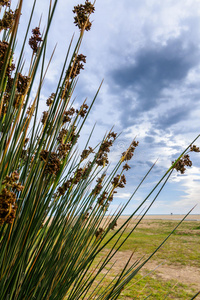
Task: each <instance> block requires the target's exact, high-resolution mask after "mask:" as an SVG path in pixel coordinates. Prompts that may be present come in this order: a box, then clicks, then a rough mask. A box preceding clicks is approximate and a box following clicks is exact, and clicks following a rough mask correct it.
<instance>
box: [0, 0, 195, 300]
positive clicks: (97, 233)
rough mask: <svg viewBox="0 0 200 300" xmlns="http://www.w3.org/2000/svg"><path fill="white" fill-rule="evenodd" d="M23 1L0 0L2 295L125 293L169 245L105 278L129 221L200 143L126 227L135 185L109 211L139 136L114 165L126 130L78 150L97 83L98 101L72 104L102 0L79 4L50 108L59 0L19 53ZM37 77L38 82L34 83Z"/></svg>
mask: <svg viewBox="0 0 200 300" xmlns="http://www.w3.org/2000/svg"><path fill="white" fill-rule="evenodd" d="M22 2H23V1H22V0H20V1H19V3H18V5H17V8H16V9H15V10H14V11H12V10H11V1H0V7H1V15H2V18H1V20H0V31H1V41H0V225H1V227H0V253H1V254H0V277H1V280H0V295H1V299H12V300H17V299H18V300H19V299H26V300H29V299H69V300H70V299H71V300H72V299H73V300H75V299H117V298H118V296H119V295H120V293H121V291H122V289H123V288H124V286H125V285H126V284H127V283H128V282H129V281H130V280H131V279H132V278H133V277H134V276H135V275H136V274H137V273H138V272H139V270H140V269H141V268H142V266H143V265H144V264H145V263H146V262H147V261H148V260H149V259H150V258H151V257H152V256H153V254H154V253H155V252H156V251H157V250H158V249H159V248H160V247H161V245H162V244H161V245H159V246H158V247H157V248H156V249H155V251H154V252H153V253H152V254H151V255H150V256H149V257H148V258H146V259H145V260H139V261H135V262H134V263H131V264H129V261H130V259H129V260H128V262H127V264H126V265H125V266H124V269H123V271H121V272H120V273H119V274H116V278H115V279H114V280H113V281H112V283H111V284H110V283H109V284H107V285H104V283H103V282H104V281H103V279H101V280H100V279H99V276H100V275H101V273H102V270H105V268H106V266H107V265H108V264H109V263H110V261H111V259H112V258H113V256H114V255H115V253H117V251H118V250H119V249H120V247H121V245H123V243H124V242H125V240H126V239H123V232H124V230H125V228H126V225H127V224H128V222H129V221H130V220H131V218H132V217H133V216H134V215H135V214H136V213H137V212H138V211H139V209H140V208H141V207H142V206H143V204H144V203H145V202H146V201H147V199H148V198H149V196H150V195H151V194H152V193H153V192H155V197H154V199H153V200H152V201H151V204H150V205H149V206H148V207H147V208H146V210H145V212H144V213H143V214H142V215H141V216H140V218H139V219H138V222H137V224H136V226H135V227H134V228H133V229H132V230H131V232H130V234H131V233H132V232H133V231H134V229H135V228H136V227H137V225H138V224H139V223H140V222H141V220H142V218H143V216H144V215H145V214H146V213H147V211H148V209H149V208H150V207H151V205H152V204H153V202H154V201H155V199H156V198H157V196H158V194H159V193H160V191H161V190H162V188H163V186H164V185H165V183H166V181H167V180H168V178H169V176H170V175H171V173H172V171H173V169H174V168H175V169H176V170H178V171H180V172H181V173H184V171H185V166H191V161H190V159H189V155H188V151H190V150H191V151H195V152H199V148H198V147H196V146H195V145H193V143H192V144H191V145H190V146H189V147H188V148H187V149H186V150H185V151H184V152H183V153H182V154H181V155H180V157H179V158H178V159H177V160H176V161H175V162H173V164H172V166H171V167H170V168H169V170H167V172H166V173H165V174H164V176H163V177H162V178H161V180H160V181H159V182H158V183H157V184H156V186H155V187H154V188H153V189H152V192H151V193H150V194H149V195H147V197H146V198H145V199H144V201H142V203H141V204H140V205H139V206H138V208H137V209H136V210H135V211H134V212H133V213H132V215H131V216H130V217H129V218H128V220H127V221H126V222H125V223H124V224H123V225H122V226H121V227H120V228H119V229H117V230H116V229H115V228H116V225H117V220H118V218H119V217H120V215H121V214H122V213H123V211H124V209H125V207H126V206H127V205H128V203H129V201H130V200H131V199H132V197H133V196H134V194H135V192H136V191H135V192H133V195H132V196H131V198H130V199H129V201H128V202H127V203H126V204H124V205H123V206H122V207H120V208H119V209H118V210H117V211H116V212H115V214H113V215H112V216H110V218H109V221H105V218H104V217H105V215H106V212H107V211H108V208H109V205H110V203H111V202H112V201H113V200H114V195H115V194H116V193H117V192H118V190H119V189H120V188H124V187H125V185H126V177H125V172H126V171H128V170H129V169H130V166H129V165H128V164H127V161H129V160H130V159H132V157H133V155H134V151H135V149H136V147H137V146H138V142H137V141H135V140H134V141H133V142H132V143H131V145H130V147H129V148H128V149H127V150H126V149H125V151H124V152H123V153H122V155H121V157H120V159H119V162H118V163H117V164H116V166H115V167H114V168H113V169H112V170H110V169H109V152H110V149H111V147H112V146H113V144H114V142H115V140H116V139H117V134H116V133H115V132H113V131H112V130H111V131H110V132H108V133H107V134H105V136H104V138H103V140H102V141H101V142H100V143H99V144H98V145H97V146H96V147H90V146H89V142H90V139H91V136H92V132H91V134H90V136H89V138H88V140H87V141H86V143H85V147H84V150H83V151H82V153H79V152H78V150H77V142H78V139H79V137H80V135H81V134H82V128H83V126H84V123H85V121H86V119H87V118H88V116H89V113H90V110H91V108H92V106H93V104H94V102H95V99H96V97H97V95H98V92H99V89H98V91H97V93H96V95H95V96H94V99H93V100H92V102H91V104H90V105H89V104H88V103H86V102H85V101H84V102H83V103H82V105H81V106H80V107H79V108H78V109H77V108H75V107H74V106H73V105H74V104H73V101H72V94H73V91H74V89H75V86H76V83H77V76H79V75H80V73H81V72H82V70H83V69H84V64H85V63H86V56H85V55H83V54H81V53H80V45H81V42H82V40H83V36H84V32H85V31H89V30H90V29H91V26H92V23H91V21H90V15H91V14H93V13H94V11H95V8H94V4H92V3H91V2H90V1H87V0H86V1H85V3H84V4H80V5H77V6H75V7H74V9H73V13H74V15H75V16H74V23H75V26H77V27H78V28H79V37H78V39H77V42H76V45H75V48H74V49H71V43H70V45H69V49H68V51H67V54H66V59H65V61H64V63H63V69H62V71H61V73H60V77H59V78H58V82H57V87H56V88H55V90H54V91H49V97H48V98H47V100H46V105H47V110H46V111H44V112H42V114H41V112H40V110H39V102H40V96H41V93H42V87H43V85H44V79H45V75H46V73H47V71H48V66H49V64H48V65H47V67H45V60H46V59H47V51H46V49H47V40H48V34H49V29H50V26H51V22H52V19H53V15H54V12H55V9H56V5H57V2H58V1H57V0H54V1H50V5H49V14H48V18H47V21H46V22H47V23H46V27H45V28H46V29H45V30H44V32H43V34H41V32H42V30H41V29H40V27H39V26H37V27H35V28H34V29H31V25H32V22H31V21H32V17H33V14H34V9H35V4H36V0H34V2H33V7H32V11H31V12H30V19H29V22H28V24H27V30H26V33H25V36H24V41H23V44H22V46H21V50H20V53H19V57H18V59H17V60H16V57H15V53H14V51H15V46H16V41H17V32H18V26H19V20H20V17H21V10H22ZM22 17H23V16H22ZM30 32H31V34H30ZM26 45H29V46H30V48H31V49H32V56H31V57H30V64H29V67H28V71H27V72H26V71H24V51H25V47H26ZM70 53H71V54H70ZM52 56H53V54H52ZM52 56H51V57H50V59H49V63H50V62H51V59H52ZM26 59H27V58H26ZM14 62H15V63H14ZM36 78H39V83H38V86H37V91H36V92H35V91H34V90H33V84H34V82H35V80H36ZM38 116H40V119H39V121H38ZM190 147H191V148H190ZM152 167H153V166H152ZM149 172H150V171H149ZM149 172H148V173H147V174H146V175H145V177H144V179H145V178H146V176H147V175H148V174H149ZM144 179H143V180H144ZM142 182H143V181H142ZM140 185H141V184H140ZM136 190H137V189H136ZM114 229H115V230H114ZM113 230H114V231H113ZM110 232H113V234H112V236H111V237H110V238H109V239H106V237H107V235H108V233H110ZM117 234H119V239H118V240H117V241H116V242H115V243H114V245H113V246H112V247H111V249H110V250H109V251H108V253H107V254H106V255H105V256H104V257H102V259H101V260H100V261H99V262H98V263H95V262H96V258H97V256H98V255H99V254H100V253H101V252H102V250H103V249H105V247H106V245H107V244H108V243H109V242H110V241H111V240H113V238H114V237H115V236H116V235H117ZM168 237H169V236H168ZM168 237H167V238H168ZM127 238H128V236H127ZM167 238H166V240H167ZM96 282H98V284H97V283H96ZM102 286H104V289H103V291H102V290H101V287H102ZM100 291H101V292H100Z"/></svg>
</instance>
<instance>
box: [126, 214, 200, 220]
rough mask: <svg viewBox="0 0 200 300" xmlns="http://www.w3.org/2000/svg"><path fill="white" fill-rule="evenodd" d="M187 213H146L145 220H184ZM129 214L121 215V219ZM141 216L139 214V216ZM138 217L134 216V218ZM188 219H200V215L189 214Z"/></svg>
mask: <svg viewBox="0 0 200 300" xmlns="http://www.w3.org/2000/svg"><path fill="white" fill-rule="evenodd" d="M184 216H185V215H146V216H144V219H145V220H174V221H175V220H182V219H183V218H184ZM127 217H128V216H121V217H120V219H121V220H125V219H127ZM138 217H139V216H138ZM134 218H136V217H133V219H134ZM186 221H200V215H188V216H187V218H186Z"/></svg>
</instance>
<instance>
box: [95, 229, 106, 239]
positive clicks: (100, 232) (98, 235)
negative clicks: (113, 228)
mask: <svg viewBox="0 0 200 300" xmlns="http://www.w3.org/2000/svg"><path fill="white" fill-rule="evenodd" d="M103 233H104V229H103V228H101V227H99V229H98V230H97V231H96V232H95V236H96V238H97V239H100V238H101V237H102V235H103Z"/></svg>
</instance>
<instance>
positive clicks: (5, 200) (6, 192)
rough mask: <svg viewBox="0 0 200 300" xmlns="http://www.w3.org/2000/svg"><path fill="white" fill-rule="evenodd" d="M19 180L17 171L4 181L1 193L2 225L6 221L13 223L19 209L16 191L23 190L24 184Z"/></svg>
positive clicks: (0, 215)
mask: <svg viewBox="0 0 200 300" xmlns="http://www.w3.org/2000/svg"><path fill="white" fill-rule="evenodd" d="M18 181H19V174H18V173H17V171H15V172H13V173H12V174H11V175H10V176H6V178H5V179H4V180H3V182H2V186H4V188H3V189H2V191H1V193H0V225H2V224H3V223H4V222H6V223H10V224H11V223H12V222H13V221H14V219H15V216H16V210H17V204H16V200H17V196H16V192H20V191H22V190H23V186H22V185H21V183H20V182H18Z"/></svg>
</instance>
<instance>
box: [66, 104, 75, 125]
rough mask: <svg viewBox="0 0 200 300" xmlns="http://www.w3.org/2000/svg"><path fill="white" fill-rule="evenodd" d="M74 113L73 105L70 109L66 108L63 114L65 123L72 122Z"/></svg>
mask: <svg viewBox="0 0 200 300" xmlns="http://www.w3.org/2000/svg"><path fill="white" fill-rule="evenodd" d="M74 113H75V109H74V108H73V107H71V108H70V109H69V110H66V111H65V112H64V115H63V124H65V123H67V122H70V121H71V119H72V116H73V115H74Z"/></svg>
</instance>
